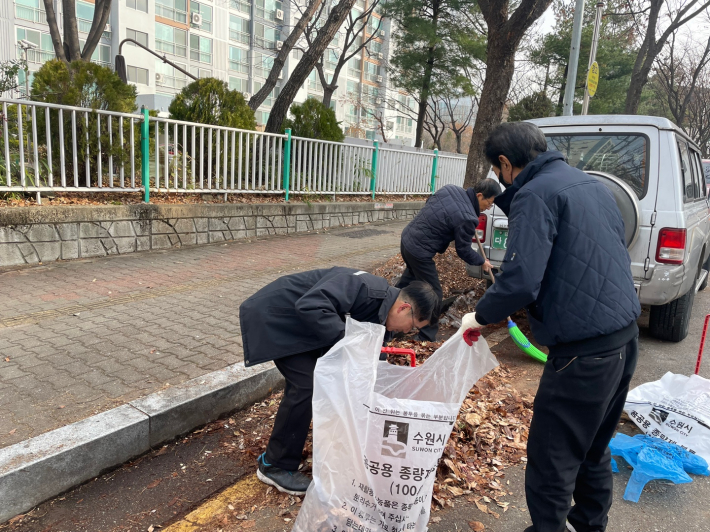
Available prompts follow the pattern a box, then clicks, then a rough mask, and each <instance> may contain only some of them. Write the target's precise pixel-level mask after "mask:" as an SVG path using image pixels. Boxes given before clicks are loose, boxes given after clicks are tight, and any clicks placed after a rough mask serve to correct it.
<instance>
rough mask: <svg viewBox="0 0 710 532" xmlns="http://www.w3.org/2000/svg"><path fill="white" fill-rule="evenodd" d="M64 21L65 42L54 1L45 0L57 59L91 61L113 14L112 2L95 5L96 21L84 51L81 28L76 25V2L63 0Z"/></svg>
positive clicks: (103, 0) (92, 25)
mask: <svg viewBox="0 0 710 532" xmlns="http://www.w3.org/2000/svg"><path fill="white" fill-rule="evenodd" d="M61 3H62V20H63V26H64V42H62V34H61V32H60V31H59V24H58V23H57V15H56V12H55V11H54V2H53V0H44V10H45V12H46V14H47V25H48V26H49V34H50V36H51V38H52V45H53V46H54V53H55V54H56V55H57V58H59V59H61V60H62V61H64V62H65V63H70V62H72V61H91V56H92V55H93V53H94V50H96V47H97V46H98V44H99V40H100V39H101V35H102V34H103V32H104V28H105V27H106V23H107V22H108V17H109V15H110V14H111V0H96V3H95V4H94V19H93V20H92V21H91V30H89V35H88V36H87V38H86V43H84V49H83V50H82V49H81V48H80V43H79V28H78V26H77V23H76V1H75V0H61Z"/></svg>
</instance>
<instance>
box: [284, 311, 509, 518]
mask: <svg viewBox="0 0 710 532" xmlns="http://www.w3.org/2000/svg"><path fill="white" fill-rule="evenodd" d="M384 333H385V328H384V327H382V326H381V325H374V324H371V323H359V322H357V321H354V320H352V319H348V321H347V324H346V331H345V337H344V338H343V339H342V340H341V341H340V342H338V344H336V345H335V346H334V347H333V348H332V349H331V350H330V351H329V352H328V353H327V354H326V355H325V356H323V357H322V358H321V359H320V360H319V361H318V364H317V365H316V370H315V376H314V390H313V482H312V483H311V485H310V487H309V488H308V492H307V493H306V498H305V500H304V502H303V505H302V507H301V510H300V511H299V512H298V517H297V519H296V523H295V525H294V528H293V531H294V532H342V531H348V532H350V531H352V530H362V531H371V532H400V531H404V530H407V531H414V532H425V531H426V530H427V523H428V521H429V510H430V505H431V496H432V491H433V487H434V480H435V478H436V467H437V463H438V460H439V458H440V457H441V455H442V453H443V451H444V446H445V445H446V442H447V441H448V439H449V435H450V434H451V430H452V428H453V424H454V422H455V421H456V418H457V416H458V412H459V409H460V408H461V403H462V402H463V400H464V399H465V397H466V394H467V393H468V392H469V390H470V389H471V388H472V387H473V385H474V384H475V383H476V381H477V380H478V379H479V378H481V377H482V376H483V375H485V374H486V373H488V372H489V371H490V370H492V369H493V368H494V367H496V366H497V365H498V363H497V361H496V359H495V357H494V356H493V354H492V353H491V352H490V349H488V345H487V344H486V342H485V341H484V340H483V339H481V340H479V341H478V342H475V343H474V344H473V346H472V347H469V346H467V345H466V344H465V342H464V341H463V339H462V338H461V336H460V335H456V336H454V337H453V338H451V339H449V340H448V341H447V342H446V343H445V344H444V345H442V346H441V348H439V349H438V350H437V351H436V353H434V354H433V355H432V356H431V357H430V358H429V359H428V360H427V361H426V362H425V363H424V364H422V365H421V366H418V367H416V368H409V367H406V366H395V365H391V364H388V363H387V362H379V355H380V348H381V346H382V339H383V337H384Z"/></svg>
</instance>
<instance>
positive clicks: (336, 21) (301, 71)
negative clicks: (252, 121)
mask: <svg viewBox="0 0 710 532" xmlns="http://www.w3.org/2000/svg"><path fill="white" fill-rule="evenodd" d="M45 1H46V0H45ZM353 5H355V0H340V1H339V2H338V3H337V4H336V5H335V6H334V7H333V9H331V10H330V13H329V14H328V18H327V19H326V21H325V23H324V24H323V26H322V27H321V28H320V29H319V30H318V35H317V37H316V38H315V40H314V41H313V44H312V45H311V46H310V47H309V48H308V50H306V52H305V53H304V54H303V57H301V60H300V61H299V62H298V64H297V65H296V68H295V69H294V71H293V73H292V74H291V76H290V77H289V79H288V80H287V81H286V84H285V85H284V87H283V89H281V93H280V94H279V96H278V98H276V101H275V102H274V106H273V107H272V108H271V113H269V120H268V121H267V123H266V132H267V133H278V132H279V131H280V130H281V124H282V123H283V121H284V118H286V113H288V108H289V107H290V106H291V103H292V102H293V100H294V98H295V97H296V94H297V93H298V90H299V89H300V88H301V85H303V83H304V82H305V81H306V79H307V78H308V76H309V74H310V73H311V70H313V67H314V66H315V64H316V63H317V62H318V61H319V60H320V58H321V57H322V56H323V52H325V50H326V48H328V45H329V44H330V43H331V41H332V40H333V37H334V36H335V34H336V33H337V32H338V30H339V29H340V26H342V25H343V22H344V21H345V19H346V18H347V16H348V14H349V13H350V10H351V9H352V7H353Z"/></svg>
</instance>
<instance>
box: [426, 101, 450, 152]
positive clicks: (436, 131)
mask: <svg viewBox="0 0 710 532" xmlns="http://www.w3.org/2000/svg"><path fill="white" fill-rule="evenodd" d="M446 130H447V127H446V123H445V122H444V116H443V105H442V104H441V100H440V98H439V97H437V96H430V97H429V99H428V100H427V106H426V115H425V118H424V131H426V132H427V133H428V134H429V136H430V137H431V139H432V141H433V143H434V146H436V148H438V149H439V150H441V137H442V136H443V135H444V133H446Z"/></svg>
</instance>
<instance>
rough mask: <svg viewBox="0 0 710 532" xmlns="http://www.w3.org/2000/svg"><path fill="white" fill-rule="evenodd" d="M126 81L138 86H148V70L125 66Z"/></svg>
mask: <svg viewBox="0 0 710 532" xmlns="http://www.w3.org/2000/svg"><path fill="white" fill-rule="evenodd" d="M126 74H127V75H128V81H130V82H132V83H138V84H140V85H148V69H147V68H139V67H134V66H126Z"/></svg>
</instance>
